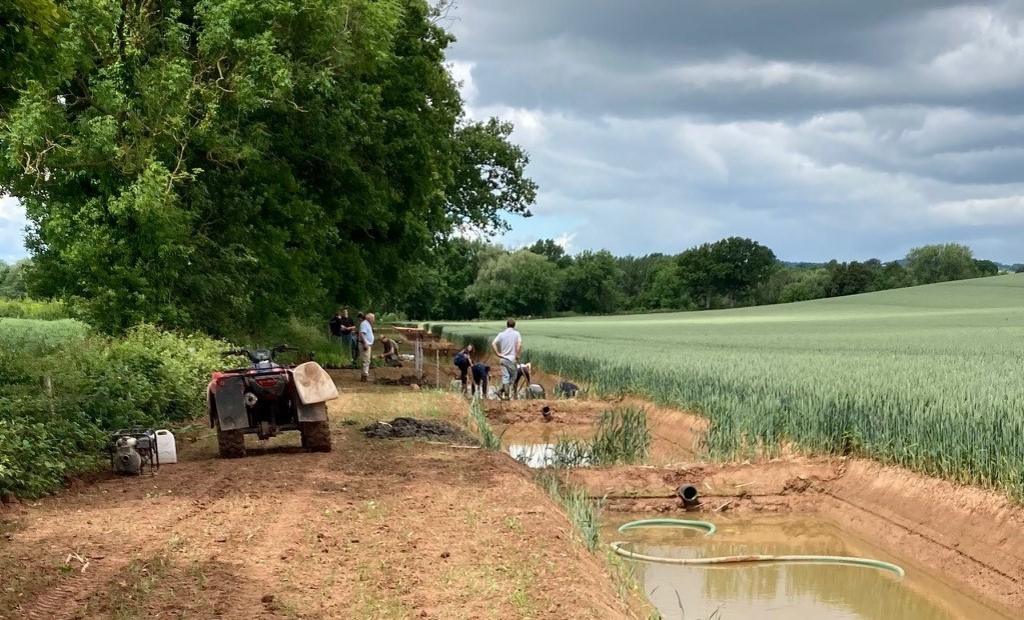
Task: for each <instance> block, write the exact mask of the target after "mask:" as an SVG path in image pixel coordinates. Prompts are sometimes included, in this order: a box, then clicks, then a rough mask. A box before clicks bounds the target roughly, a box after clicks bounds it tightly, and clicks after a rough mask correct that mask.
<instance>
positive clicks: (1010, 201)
mask: <svg viewBox="0 0 1024 620" xmlns="http://www.w3.org/2000/svg"><path fill="white" fill-rule="evenodd" d="M929 214H930V215H931V216H932V217H935V218H938V219H940V220H943V221H945V222H946V223H949V224H953V225H957V226H972V227H973V226H1022V225H1024V195H1022V196H1006V197H1003V198H977V199H970V200H955V201H950V202H940V203H938V204H935V205H933V206H931V207H930V208H929Z"/></svg>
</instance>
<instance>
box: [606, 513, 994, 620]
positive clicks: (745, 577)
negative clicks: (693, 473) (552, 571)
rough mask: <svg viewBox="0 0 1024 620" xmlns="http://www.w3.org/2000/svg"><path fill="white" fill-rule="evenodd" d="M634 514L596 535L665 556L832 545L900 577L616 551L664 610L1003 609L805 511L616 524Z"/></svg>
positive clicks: (786, 614)
mask: <svg viewBox="0 0 1024 620" xmlns="http://www.w3.org/2000/svg"><path fill="white" fill-rule="evenodd" d="M650 516H651V515H649V514H647V515H636V516H633V517H630V516H627V515H622V514H608V515H607V517H610V518H608V520H607V521H606V523H605V527H604V531H603V537H604V540H605V541H608V542H611V541H615V540H621V541H628V542H630V543H632V544H631V545H628V546H627V547H626V548H627V549H630V550H633V551H636V552H639V553H643V554H645V555H651V556H659V557H667V558H694V557H717V556H732V555H748V554H770V555H839V556H855V557H863V558H872V559H876V560H882V561H886V562H892V563H894V564H897V565H899V566H901V567H903V568H904V570H905V571H906V576H905V577H903V578H902V579H900V578H898V577H896V576H895V575H893V574H891V573H889V572H886V571H883V570H878V569H874V568H866V567H859V566H844V565H831V564H730V565H724V566H715V567H697V566H677V565H670V564H661V563H653V562H642V561H633V560H624V561H625V562H627V564H628V565H631V566H632V567H634V569H635V573H634V574H635V577H636V580H637V582H638V583H640V585H641V587H642V589H643V592H644V594H645V595H646V596H647V598H648V599H649V600H650V602H651V603H652V604H653V605H654V606H655V607H656V608H657V609H658V611H659V612H660V613H661V614H662V616H663V617H664V618H666V619H667V618H688V619H689V618H705V619H707V618H716V619H719V620H721V619H727V618H744V619H745V618H787V619H788V618H814V619H816V620H854V619H858V620H861V619H872V620H874V619H887V620H888V619H896V618H899V619H901V620H944V619H947V618H948V619H954V618H971V619H987V618H992V619H1001V620H1008V619H1009V618H1011V616H1010V615H1007V614H1004V613H1002V612H1000V611H998V610H996V609H993V608H992V607H989V606H987V605H986V604H984V603H983V602H980V601H977V600H974V599H971V598H970V597H968V596H966V595H965V594H964V592H963V591H962V590H958V589H956V588H954V587H952V586H949V585H947V584H946V583H944V582H943V581H942V580H941V579H940V577H939V576H938V575H936V574H933V573H930V572H928V571H927V570H925V569H924V568H923V567H920V566H917V565H915V564H914V563H913V560H912V559H911V558H900V557H893V556H892V555H891V554H888V553H885V552H884V551H882V550H881V549H878V548H877V547H875V546H873V545H871V544H870V542H868V541H865V540H860V539H858V538H857V537H854V536H851V535H850V534H849V533H848V532H844V531H843V530H842V529H841V528H840V527H839V526H837V525H835V524H833V523H830V522H828V521H824V520H821V519H816V518H814V517H807V516H792V517H779V516H772V517H759V518H757V519H751V518H727V517H725V516H722V515H717V514H700V515H699V516H694V517H693V518H698V519H706V520H709V521H712V522H714V523H715V525H717V527H718V529H717V531H716V532H715V533H714V534H713V535H711V536H705V534H704V533H702V532H697V531H692V530H684V529H676V528H654V529H640V530H630V531H628V532H623V533H620V532H618V531H617V528H618V526H620V525H621V524H623V523H625V522H628V521H632V520H633V519H634V518H648V517H650Z"/></svg>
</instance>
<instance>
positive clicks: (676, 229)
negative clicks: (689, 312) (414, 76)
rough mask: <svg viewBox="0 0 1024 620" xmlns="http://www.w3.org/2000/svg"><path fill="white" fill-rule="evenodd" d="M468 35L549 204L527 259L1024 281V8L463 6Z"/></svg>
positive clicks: (479, 102) (676, 0)
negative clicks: (598, 253) (930, 254)
mask: <svg viewBox="0 0 1024 620" xmlns="http://www.w3.org/2000/svg"><path fill="white" fill-rule="evenodd" d="M450 27H451V28H452V29H453V30H454V32H455V34H456V36H457V37H458V39H459V41H458V42H457V43H456V44H455V45H454V47H453V48H452V49H451V50H450V53H449V58H450V59H451V61H452V63H453V72H454V73H455V74H456V75H457V76H458V77H460V78H461V79H462V80H463V93H464V96H465V97H466V99H467V100H468V102H469V104H470V109H471V113H472V114H473V115H474V116H476V117H486V116H489V115H498V116H500V117H502V118H506V119H509V120H511V121H513V122H514V123H515V124H516V127H517V129H516V133H515V138H516V140H517V141H518V142H519V143H520V144H522V145H524V146H525V147H526V148H527V149H528V151H529V152H530V155H531V158H532V163H531V165H530V168H529V171H530V174H531V175H532V176H533V178H535V179H536V180H537V182H538V183H539V184H540V186H541V191H540V195H539V197H538V200H537V206H536V208H535V209H534V213H535V214H536V215H535V217H534V218H532V219H530V220H514V221H513V226H514V227H513V231H512V232H511V233H510V234H509V235H508V236H507V237H506V238H505V241H506V243H508V244H510V245H519V244H524V243H527V242H530V241H533V240H534V239H536V238H538V237H554V238H561V239H566V240H568V241H569V247H570V249H571V250H572V251H579V250H582V249H588V248H591V249H592V248H608V249H610V250H612V251H613V252H615V253H619V254H624V253H633V254H642V253H647V252H654V251H660V252H678V251H680V250H682V249H684V248H686V247H688V246H691V245H694V244H697V243H701V242H704V241H711V240H715V239H719V238H722V237H726V236H730V235H742V236H749V237H752V238H754V239H756V240H758V241H761V242H762V243H765V244H767V245H768V246H770V247H771V248H773V249H774V250H775V251H776V253H777V254H778V255H779V256H780V257H782V258H784V259H788V260H823V259H828V258H833V257H836V258H840V259H864V258H870V257H880V258H883V259H892V258H899V257H902V256H903V255H904V254H906V252H907V250H908V249H909V248H911V247H913V246H915V245H920V244H924V243H932V242H942V241H960V242H965V243H967V244H969V245H970V246H971V247H973V248H974V250H975V252H976V254H977V255H979V256H982V257H986V258H992V259H996V260H1001V261H1006V262H1016V261H1024V247H1022V240H1024V0H1015V1H1012V2H998V3H983V4H970V5H968V4H961V3H956V2H941V1H934V2H926V1H923V0H899V1H894V0H884V1H883V0H835V1H823V0H790V1H781V0H774V1H773V0H685V1H683V0H661V1H653V0H652V1H634V2H625V1H623V0H557V1H555V0H516V1H515V2H511V1H508V0H460V1H459V5H458V7H457V10H456V11H454V13H453V18H452V20H451V22H450Z"/></svg>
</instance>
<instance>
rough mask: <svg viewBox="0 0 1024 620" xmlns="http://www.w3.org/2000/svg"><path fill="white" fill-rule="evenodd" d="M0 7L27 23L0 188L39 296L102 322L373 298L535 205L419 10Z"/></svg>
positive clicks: (373, 1)
mask: <svg viewBox="0 0 1024 620" xmlns="http://www.w3.org/2000/svg"><path fill="white" fill-rule="evenodd" d="M3 11H4V12H3V13H0V15H2V16H3V17H4V18H5V19H8V20H10V19H15V20H19V19H20V20H21V22H20V23H23V24H25V28H23V29H20V30H18V31H17V32H16V33H14V35H12V34H11V33H10V32H8V31H6V30H5V37H6V38H5V39H4V54H3V56H0V60H2V62H3V66H2V67H0V71H2V72H3V75H4V77H6V78H7V80H6V82H5V84H12V85H14V89H15V90H13V91H12V90H11V89H8V90H4V91H3V92H2V93H0V189H2V190H3V191H6V192H9V193H11V194H12V195H14V196H16V197H18V198H19V199H20V200H21V201H22V203H23V204H24V205H25V208H26V211H27V215H28V219H29V220H30V234H29V237H28V240H27V243H28V246H29V249H30V252H31V253H32V255H33V257H34V267H33V269H32V274H31V279H30V284H31V285H32V287H33V289H34V292H36V293H38V294H40V295H44V296H55V297H59V298H62V299H65V300H68V301H71V302H73V303H74V305H75V306H76V307H78V308H81V309H82V310H83V311H84V312H85V313H86V314H87V315H88V318H90V319H91V320H92V322H94V323H95V324H97V325H98V326H99V327H101V328H105V329H108V330H119V329H123V328H125V327H127V326H129V325H132V324H134V323H137V322H139V321H143V320H145V321H153V322H158V323H161V324H164V325H169V326H185V327H198V328H203V329H206V330H209V331H212V332H214V333H230V332H232V331H237V330H239V329H252V328H254V327H258V326H259V325H260V324H261V323H263V322H266V321H268V320H273V319H275V318H277V317H278V316H279V315H283V314H287V313H298V312H303V311H307V310H310V309H313V308H323V307H327V306H330V305H333V303H334V302H335V301H340V300H344V301H348V302H350V303H366V302H369V301H371V300H372V301H376V302H378V303H381V302H384V301H385V300H388V299H394V298H396V297H397V295H399V294H400V293H399V291H400V290H401V289H402V288H403V287H406V286H408V285H409V283H410V281H411V277H412V275H413V274H412V272H413V271H414V270H415V268H416V267H417V265H419V264H420V261H421V260H422V259H423V258H425V256H426V255H427V252H428V251H429V248H431V247H432V246H433V245H435V244H436V243H437V241H438V240H439V239H443V238H445V237H447V236H449V235H450V234H451V233H452V232H453V231H454V230H456V229H466V228H473V229H479V230H483V231H486V232H491V231H495V230H500V229H501V228H502V227H503V225H504V224H503V220H502V214H503V213H513V214H521V215H528V214H529V205H530V204H531V203H532V202H533V200H534V198H535V194H536V186H535V185H534V183H533V182H532V181H531V180H530V179H528V178H527V177H526V176H525V171H524V167H525V165H526V162H527V157H526V154H525V153H524V152H523V151H522V150H521V149H519V148H518V147H516V146H515V145H512V144H511V143H510V142H509V134H510V132H511V126H510V125H508V124H507V123H502V122H500V121H498V120H495V119H492V120H490V121H486V122H468V121H466V120H465V118H464V117H463V107H462V101H461V99H460V97H459V94H458V90H457V88H456V85H455V83H454V82H453V80H452V78H451V76H450V74H449V72H448V71H447V69H446V67H445V65H444V62H445V60H444V50H445V49H446V47H447V46H448V45H449V44H450V43H451V41H452V37H451V36H450V35H449V34H448V33H447V32H445V31H444V30H443V29H441V28H440V27H438V26H437V25H436V24H435V23H434V20H433V18H434V15H433V14H432V12H431V9H430V8H429V7H428V5H427V3H426V2H425V1H424V0H301V1H297V2H277V1H274V0H217V1H216V2H212V1H210V0H160V1H158V2H154V3H145V4H141V5H140V4H139V3H125V2H112V1H110V0H76V1H75V2H68V3H59V4H53V3H50V2H47V1H46V0H18V1H17V2H15V3H14V6H13V7H10V6H8V7H6V8H5V9H3ZM54 11H55V12H54ZM12 36H13V37H14V38H13V39H12ZM15 39H17V42H21V43H24V45H19V47H16V48H9V47H7V44H8V43H9V42H11V44H12V45H13V44H14V42H15ZM42 39H45V40H46V41H59V42H60V44H59V45H53V44H45V45H44V44H39V43H38V41H40V40H42ZM12 49H14V50H18V51H17V52H15V53H14V54H12V53H11V50H12Z"/></svg>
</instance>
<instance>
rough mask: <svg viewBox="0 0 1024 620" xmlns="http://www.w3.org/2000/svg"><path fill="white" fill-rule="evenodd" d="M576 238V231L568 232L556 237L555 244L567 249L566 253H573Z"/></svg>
mask: <svg viewBox="0 0 1024 620" xmlns="http://www.w3.org/2000/svg"><path fill="white" fill-rule="evenodd" d="M575 238H576V233H574V232H566V233H562V234H560V235H558V236H557V237H555V245H557V246H559V247H561V248H562V249H563V250H565V253H566V254H571V253H572V250H573V245H572V242H573V240H574V239H575Z"/></svg>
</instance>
